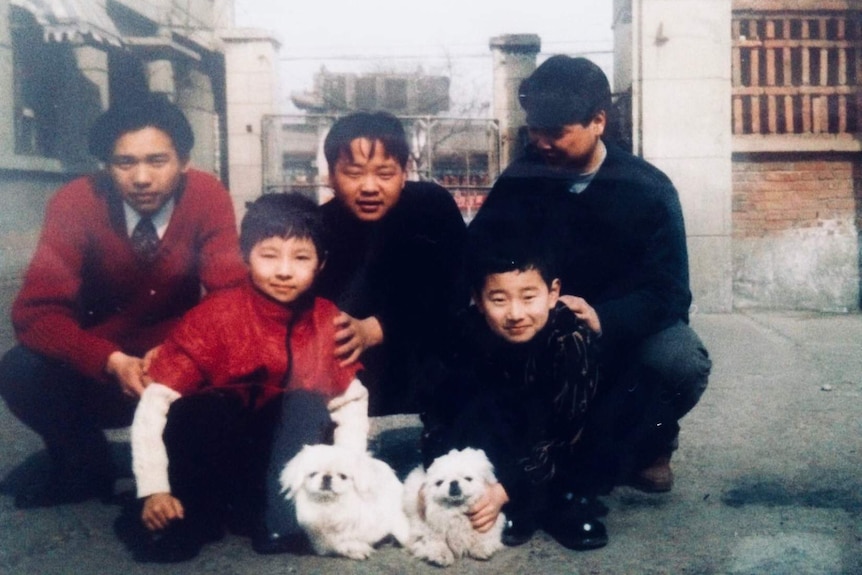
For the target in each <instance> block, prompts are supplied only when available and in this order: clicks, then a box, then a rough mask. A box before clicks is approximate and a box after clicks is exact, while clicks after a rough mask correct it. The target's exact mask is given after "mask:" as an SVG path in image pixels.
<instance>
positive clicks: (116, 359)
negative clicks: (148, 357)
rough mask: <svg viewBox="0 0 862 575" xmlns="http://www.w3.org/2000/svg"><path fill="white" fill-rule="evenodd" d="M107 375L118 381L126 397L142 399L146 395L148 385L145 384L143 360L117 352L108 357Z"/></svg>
mask: <svg viewBox="0 0 862 575" xmlns="http://www.w3.org/2000/svg"><path fill="white" fill-rule="evenodd" d="M105 373H107V374H108V375H110V376H112V377H113V378H114V379H116V380H117V383H119V384H120V388H121V389H122V390H123V393H125V394H126V395H128V396H130V397H141V394H142V393H144V387H146V384H145V383H144V362H143V360H142V359H141V358H139V357H133V356H131V355H126V354H125V353H123V352H122V351H115V352H114V353H112V354H111V355H109V356H108V363H106V364H105Z"/></svg>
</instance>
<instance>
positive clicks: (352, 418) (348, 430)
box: [326, 379, 370, 452]
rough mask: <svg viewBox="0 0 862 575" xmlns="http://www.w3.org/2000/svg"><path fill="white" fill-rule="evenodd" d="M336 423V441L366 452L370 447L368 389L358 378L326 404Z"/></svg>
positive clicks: (337, 443) (338, 443) (336, 443)
mask: <svg viewBox="0 0 862 575" xmlns="http://www.w3.org/2000/svg"><path fill="white" fill-rule="evenodd" d="M326 407H327V409H329V416H330V417H331V418H332V421H333V423H335V432H334V443H335V445H341V446H344V447H349V448H351V449H355V450H358V451H362V452H365V451H366V450H367V449H368V430H369V428H370V424H369V421H368V390H367V389H366V388H365V386H364V385H362V382H360V381H359V380H358V379H354V380H353V381H352V382H350V385H349V386H348V387H347V389H346V390H345V391H344V393H343V394H341V395H339V396H338V397H335V398H333V399H332V400H330V402H329V404H328V405H327V406H326Z"/></svg>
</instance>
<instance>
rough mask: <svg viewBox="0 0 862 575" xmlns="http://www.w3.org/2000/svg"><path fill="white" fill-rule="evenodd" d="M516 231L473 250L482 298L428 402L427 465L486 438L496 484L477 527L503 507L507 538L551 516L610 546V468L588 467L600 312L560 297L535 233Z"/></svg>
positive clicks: (551, 529) (586, 539)
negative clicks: (578, 312) (605, 472)
mask: <svg viewBox="0 0 862 575" xmlns="http://www.w3.org/2000/svg"><path fill="white" fill-rule="evenodd" d="M509 240H510V241H507V242H498V243H495V244H494V245H488V246H485V247H482V248H476V247H475V246H474V249H472V250H471V251H470V252H469V253H470V255H469V257H468V259H469V261H470V265H469V267H470V270H471V271H470V274H469V275H470V283H471V286H472V289H473V299H474V301H475V304H476V305H475V306H474V307H472V308H471V309H470V310H468V312H467V314H466V317H465V318H464V322H463V330H462V333H461V336H460V337H459V338H458V339H457V341H456V343H455V345H454V346H453V353H452V355H451V356H450V357H449V359H448V361H447V362H446V365H445V368H444V375H443V376H442V378H441V379H442V382H441V383H439V384H438V385H437V386H436V388H435V390H434V393H433V395H432V399H431V401H430V402H429V404H428V405H427V409H426V411H425V412H423V420H424V424H425V433H424V434H423V456H424V459H425V464H426V465H430V463H431V462H432V461H433V460H434V459H435V458H436V457H438V456H440V455H442V454H444V453H446V452H448V451H449V450H450V449H453V448H458V449H461V448H465V447H474V448H480V449H483V450H484V451H485V453H486V454H487V455H488V458H489V459H490V460H491V462H492V463H493V465H494V468H495V471H496V474H497V478H498V480H499V483H498V484H496V485H495V486H494V487H493V488H492V489H490V490H489V493H490V495H488V496H486V497H485V498H483V500H482V501H480V502H479V503H478V504H477V505H476V506H475V507H474V508H473V509H472V510H471V520H472V522H473V526H474V528H475V529H477V530H479V531H483V530H486V529H488V528H490V527H491V526H492V525H493V524H494V521H495V520H496V518H497V515H498V514H499V513H500V511H501V509H502V511H504V512H505V513H506V517H507V526H506V528H505V530H504V532H503V541H504V543H506V544H507V545H519V544H521V543H524V542H525V541H527V540H528V539H529V538H530V537H531V535H532V533H533V532H534V531H535V529H536V528H537V527H542V528H543V529H544V530H546V531H547V532H548V533H549V534H550V535H552V536H553V537H554V538H555V539H557V540H558V541H559V542H560V543H561V544H563V545H565V546H566V547H569V548H572V549H592V548H596V547H601V546H603V545H605V544H606V543H607V535H606V532H605V528H604V526H603V525H602V524H601V523H600V522H599V521H598V520H596V518H595V517H594V515H595V511H596V509H597V508H598V504H597V503H596V502H595V501H594V500H593V496H594V495H596V494H597V493H598V492H600V491H602V486H601V485H600V483H601V482H600V477H601V469H600V466H595V469H587V468H586V467H585V464H586V462H585V458H584V457H583V453H584V448H583V445H582V437H583V436H584V435H585V434H586V433H585V425H586V424H587V421H588V413H589V409H590V407H591V405H592V401H593V398H594V396H595V394H596V391H597V387H598V375H599V372H598V366H597V364H596V349H595V343H596V341H595V336H594V334H593V332H592V330H591V329H590V323H591V322H593V321H595V318H589V317H588V318H585V319H584V320H580V319H578V318H577V317H575V314H574V313H573V312H571V311H570V310H569V309H568V308H567V307H566V306H565V305H563V304H562V303H561V302H560V301H559V295H560V280H559V279H557V278H556V277H555V275H553V273H552V272H551V267H550V264H549V262H548V261H547V260H546V259H545V258H544V257H542V255H541V252H540V251H539V250H538V249H534V248H533V247H532V246H531V243H532V242H530V241H529V240H526V239H525V240H524V241H521V242H518V241H517V240H515V239H514V238H510V239H509ZM501 244H504V246H501ZM507 248H508V249H507ZM591 461H593V462H598V461H600V460H596V459H592V460H591Z"/></svg>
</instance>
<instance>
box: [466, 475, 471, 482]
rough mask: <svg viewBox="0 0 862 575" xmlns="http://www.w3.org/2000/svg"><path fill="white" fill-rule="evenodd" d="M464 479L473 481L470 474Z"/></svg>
mask: <svg viewBox="0 0 862 575" xmlns="http://www.w3.org/2000/svg"><path fill="white" fill-rule="evenodd" d="M464 481H467V482H470V481H473V478H472V477H470V476H469V475H468V476H467V477H465V478H464Z"/></svg>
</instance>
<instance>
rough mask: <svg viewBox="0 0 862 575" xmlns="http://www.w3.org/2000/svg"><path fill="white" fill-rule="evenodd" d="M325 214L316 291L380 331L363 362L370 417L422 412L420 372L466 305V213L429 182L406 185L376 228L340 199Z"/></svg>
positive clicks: (441, 343) (329, 204) (326, 209)
mask: <svg viewBox="0 0 862 575" xmlns="http://www.w3.org/2000/svg"><path fill="white" fill-rule="evenodd" d="M322 210H323V214H324V219H325V222H326V225H327V229H328V232H329V236H330V237H329V238H328V255H327V260H326V264H325V266H324V268H323V270H322V272H321V274H320V277H319V278H318V283H317V287H318V290H319V291H318V293H319V294H320V295H321V296H323V297H325V298H328V299H331V300H332V301H334V302H335V303H336V305H338V307H339V308H341V309H342V310H344V311H346V312H347V313H349V314H350V315H352V316H354V317H357V318H360V319H363V318H366V317H369V316H375V317H376V318H377V319H378V320H379V321H380V323H381V326H382V327H383V334H384V344H383V345H382V346H381V347H380V348H378V349H373V350H369V351H370V352H371V353H366V354H365V355H364V356H363V357H362V361H363V363H365V365H366V368H367V369H366V373H365V379H363V382H364V383H366V385H369V392H370V394H371V396H370V402H371V411H372V415H383V414H387V413H405V412H407V413H410V412H417V411H418V405H417V397H416V396H417V393H418V390H417V386H418V385H419V384H418V383H417V381H416V380H417V371H421V366H422V365H423V363H424V362H425V360H426V358H427V357H428V356H429V355H433V354H435V353H436V350H439V349H440V348H441V346H443V345H444V344H445V343H446V341H447V340H448V338H449V336H450V333H451V329H450V326H451V322H452V320H453V318H454V316H455V314H456V313H457V311H458V310H461V309H463V308H464V307H466V305H467V302H468V294H467V288H466V285H465V283H464V281H463V270H462V262H463V249H464V243H465V236H466V227H465V224H464V220H463V218H462V217H461V213H460V211H459V210H458V207H457V206H456V204H455V201H454V200H453V198H452V195H451V194H450V193H449V192H448V191H447V190H446V189H444V188H442V187H441V186H438V185H437V184H434V183H430V182H407V184H406V185H405V187H404V190H403V191H402V192H401V196H400V198H399V200H398V202H397V203H396V204H395V206H393V207H392V209H391V211H389V212H388V213H387V214H386V215H385V216H384V218H383V219H382V220H380V221H378V222H362V221H360V220H358V219H357V218H355V217H354V216H353V215H352V214H351V213H350V211H349V210H348V209H347V208H345V207H344V206H343V205H342V204H341V203H340V202H339V201H338V200H337V199H336V200H332V201H330V202H328V203H326V204H324V205H323V207H322Z"/></svg>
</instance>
